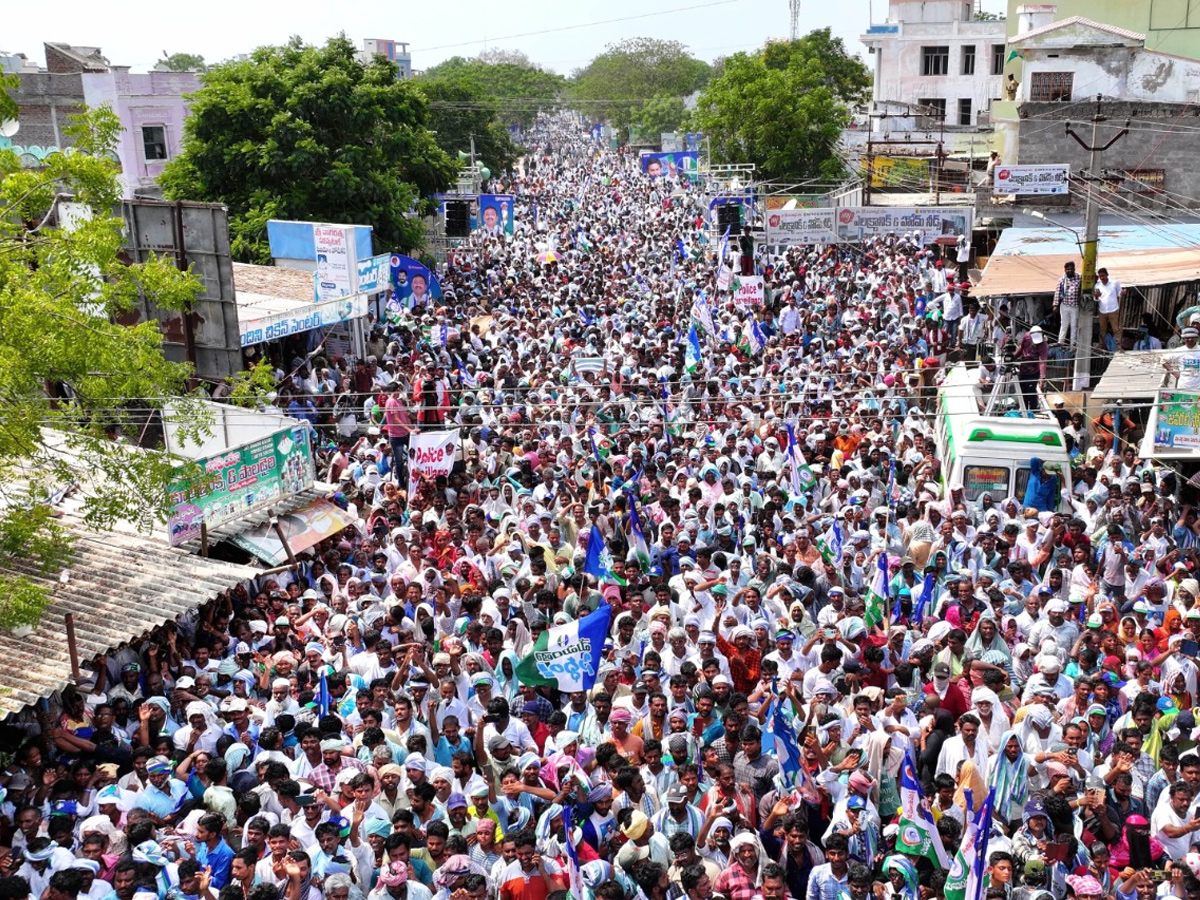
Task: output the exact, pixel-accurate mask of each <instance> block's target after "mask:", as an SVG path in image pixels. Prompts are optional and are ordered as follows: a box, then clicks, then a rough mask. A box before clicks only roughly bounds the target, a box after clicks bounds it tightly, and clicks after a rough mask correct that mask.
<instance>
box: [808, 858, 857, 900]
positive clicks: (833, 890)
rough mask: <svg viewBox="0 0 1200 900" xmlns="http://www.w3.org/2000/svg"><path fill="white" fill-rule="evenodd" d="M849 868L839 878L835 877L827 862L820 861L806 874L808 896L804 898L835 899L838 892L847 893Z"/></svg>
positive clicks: (812, 899) (817, 899)
mask: <svg viewBox="0 0 1200 900" xmlns="http://www.w3.org/2000/svg"><path fill="white" fill-rule="evenodd" d="M849 875H850V872H849V870H847V871H846V874H845V875H843V876H842V877H841V878H835V877H834V876H833V872H832V871H830V868H829V863H822V864H821V865H819V866H817V867H816V868H814V869H813V870H812V872H810V873H809V875H808V897H807V898H806V900H837V898H838V896H839V895H840V894H849V892H850V883H849Z"/></svg>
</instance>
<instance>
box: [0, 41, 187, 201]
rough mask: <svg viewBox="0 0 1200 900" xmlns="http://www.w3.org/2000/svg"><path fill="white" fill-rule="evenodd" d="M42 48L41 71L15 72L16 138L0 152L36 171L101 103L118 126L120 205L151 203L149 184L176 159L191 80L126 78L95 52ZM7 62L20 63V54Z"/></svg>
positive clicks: (175, 75)
mask: <svg viewBox="0 0 1200 900" xmlns="http://www.w3.org/2000/svg"><path fill="white" fill-rule="evenodd" d="M44 48H45V53H46V67H45V68H44V69H42V68H36V67H33V66H30V65H28V64H22V65H21V66H20V68H19V69H17V72H16V74H17V76H18V79H19V84H18V86H17V88H16V90H15V92H14V99H16V101H17V107H18V109H19V113H18V117H17V130H16V131H15V132H14V133H13V134H12V135H10V136H7V137H0V146H8V147H12V148H13V149H15V150H17V151H18V153H19V154H20V156H21V158H22V160H23V161H24V162H25V164H26V165H30V166H36V165H38V164H40V161H41V160H43V159H45V157H46V156H48V155H49V154H50V153H53V152H55V151H56V150H61V149H64V148H66V147H68V146H70V138H69V136H68V134H67V126H68V125H69V124H70V120H71V117H72V116H75V115H78V114H79V113H81V112H83V111H84V110H85V109H88V108H96V107H98V106H101V105H103V104H106V103H107V104H109V105H110V106H111V107H112V110H113V112H114V113H116V115H117V117H118V118H119V119H120V121H121V125H122V130H121V135H120V138H119V143H118V146H117V149H116V155H117V159H118V161H119V162H120V164H121V182H122V184H123V186H124V193H125V197H126V198H133V197H136V196H155V195H156V194H157V188H156V185H155V179H156V178H157V177H158V175H159V174H160V173H161V172H162V168H163V166H164V165H166V163H167V162H168V161H170V160H171V159H174V158H175V156H176V155H178V153H179V149H180V143H181V141H182V138H183V122H184V120H185V119H186V118H187V114H188V108H189V103H188V100H187V98H186V95H187V94H190V93H192V92H194V91H196V90H197V89H198V88H199V87H200V82H199V80H198V78H197V76H196V74H195V73H193V72H150V73H147V74H133V73H131V72H130V71H129V67H128V66H114V65H112V64H110V63H109V61H108V60H107V59H106V58H105V57H104V55H103V54H102V53H101V52H100V49H99V48H98V47H76V46H71V45H69V44H63V43H46V44H45V45H44ZM10 58H11V59H14V60H23V59H24V57H23V56H22V55H20V54H13V55H11V57H10ZM26 63H27V61H26ZM14 67H15V66H14Z"/></svg>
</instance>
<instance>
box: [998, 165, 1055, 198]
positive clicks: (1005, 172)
mask: <svg viewBox="0 0 1200 900" xmlns="http://www.w3.org/2000/svg"><path fill="white" fill-rule="evenodd" d="M992 190H993V191H994V192H995V193H997V194H1018V195H1022V196H1038V195H1040V196H1051V195H1062V194H1068V193H1070V191H1071V167H1070V166H996V168H995V169H994V170H992Z"/></svg>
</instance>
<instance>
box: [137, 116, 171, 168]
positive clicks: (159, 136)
mask: <svg viewBox="0 0 1200 900" xmlns="http://www.w3.org/2000/svg"><path fill="white" fill-rule="evenodd" d="M142 147H143V149H144V150H145V153H146V162H154V161H155V160H159V159H166V158H167V129H166V128H164V127H163V126H162V125H143V126H142Z"/></svg>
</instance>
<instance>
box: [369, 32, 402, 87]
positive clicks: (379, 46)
mask: <svg viewBox="0 0 1200 900" xmlns="http://www.w3.org/2000/svg"><path fill="white" fill-rule="evenodd" d="M361 56H362V61H363V62H364V63H365V62H368V61H369V60H370V59H371V58H373V57H376V56H382V57H384V58H385V59H390V60H391V61H392V62H394V63H395V64H396V65H397V67H399V69H400V77H401V78H411V77H412V54H411V53H409V52H408V44H406V43H404V42H403V41H392V40H387V39H386V38H365V39H364V40H363V48H362V54H361Z"/></svg>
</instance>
